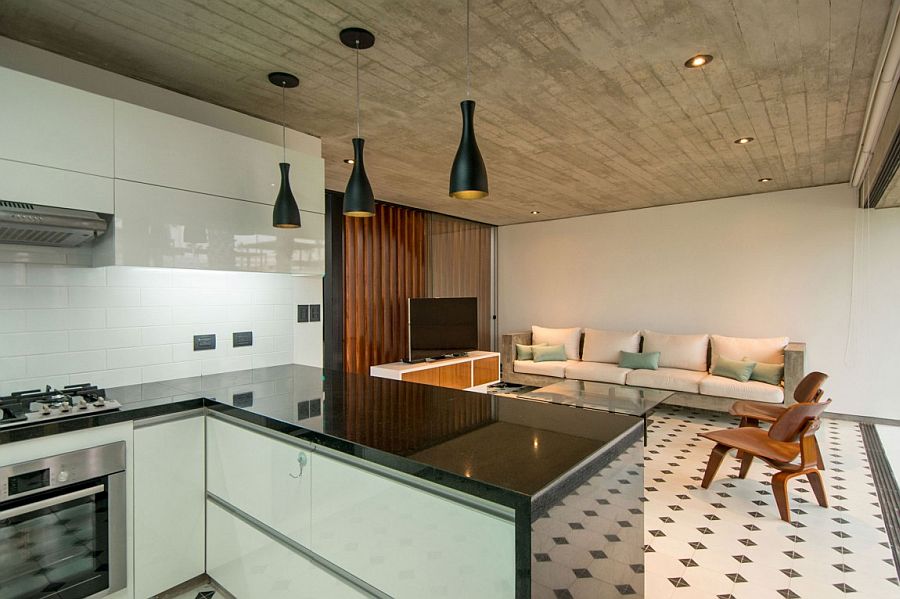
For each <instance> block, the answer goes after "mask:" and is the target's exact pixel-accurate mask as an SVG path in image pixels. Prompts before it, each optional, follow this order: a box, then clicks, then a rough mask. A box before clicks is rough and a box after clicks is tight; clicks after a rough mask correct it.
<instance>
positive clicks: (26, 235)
mask: <svg viewBox="0 0 900 599" xmlns="http://www.w3.org/2000/svg"><path fill="white" fill-rule="evenodd" d="M107 226H108V225H107V223H106V220H104V219H103V217H101V216H100V215H99V214H97V213H96V212H88V211H85V210H73V209H71V208H51V207H49V206H38V205H35V204H25V203H23V202H9V201H6V200H0V243H17V244H25V245H44V246H52V247H77V246H80V245H85V244H88V243H90V242H91V241H93V240H94V239H96V238H97V237H100V236H101V235H103V234H104V233H105V232H106V229H107Z"/></svg>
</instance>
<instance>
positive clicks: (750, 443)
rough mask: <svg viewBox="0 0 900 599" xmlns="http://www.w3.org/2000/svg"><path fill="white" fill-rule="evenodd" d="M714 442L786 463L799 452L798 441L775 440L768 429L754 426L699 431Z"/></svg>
mask: <svg viewBox="0 0 900 599" xmlns="http://www.w3.org/2000/svg"><path fill="white" fill-rule="evenodd" d="M700 436H701V437H706V438H707V439H710V440H712V441H715V442H716V443H721V444H722V445H727V446H728V447H731V448H733V449H737V450H739V451H746V452H749V453H752V454H753V455H757V456H759V457H761V458H766V459H769V460H772V461H773V462H780V463H785V464H786V463H788V462H791V461H793V459H794V458H796V457H797V456H798V455H799V454H800V444H799V443H786V442H784V441H775V440H774V439H771V438H770V437H769V433H768V431H765V430H763V429H760V428H756V427H744V428H730V429H724V430H719V431H710V432H708V433H700Z"/></svg>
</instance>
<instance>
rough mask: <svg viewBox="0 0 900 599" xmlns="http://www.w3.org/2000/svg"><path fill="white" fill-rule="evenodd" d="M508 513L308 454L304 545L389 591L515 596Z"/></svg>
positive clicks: (413, 595)
mask: <svg viewBox="0 0 900 599" xmlns="http://www.w3.org/2000/svg"><path fill="white" fill-rule="evenodd" d="M496 507H497V508H498V509H502V508H500V506H496ZM511 518H512V511H511V510H509V511H508V513H504V514H502V517H501V515H495V514H489V513H486V512H484V511H481V510H479V509H475V508H473V507H469V506H466V505H463V504H461V503H457V502H454V501H452V500H450V499H447V498H444V497H441V496H438V495H434V494H432V493H430V492H426V491H424V490H421V489H418V488H414V487H412V486H409V485H407V484H404V483H403V482H400V481H398V480H395V479H392V478H387V477H384V476H381V475H379V474H374V473H372V472H368V471H366V470H363V469H361V468H358V467H355V466H352V465H349V464H347V463H344V462H343V461H338V460H336V459H333V458H330V457H327V456H323V455H322V454H320V453H314V454H313V470H312V530H311V543H310V545H309V547H310V548H311V549H312V550H313V551H314V552H315V553H317V554H318V555H321V556H322V557H324V558H325V559H327V560H329V561H330V562H332V563H334V564H335V565H337V566H339V567H341V568H343V569H344V570H346V571H348V572H350V573H351V574H353V575H354V576H357V577H359V578H360V579H362V580H365V581H366V582H367V583H369V584H370V585H372V586H374V587H375V588H377V589H379V590H381V591H383V592H384V593H386V594H388V595H390V596H392V597H398V598H404V597H410V598H420V597H471V598H476V597H485V598H488V597H491V598H498V597H514V596H515V570H516V568H515V526H514V523H513V521H512V520H511Z"/></svg>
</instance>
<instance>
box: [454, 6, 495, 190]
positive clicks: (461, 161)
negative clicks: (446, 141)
mask: <svg viewBox="0 0 900 599" xmlns="http://www.w3.org/2000/svg"><path fill="white" fill-rule="evenodd" d="M470 93H471V74H470V70H469V0H466V99H465V100H463V101H462V102H460V104H459V107H460V109H461V110H462V117H463V127H462V137H460V140H459V148H458V149H457V150H456V157H455V158H454V159H453V167H452V168H451V169H450V197H453V198H456V199H458V200H480V199H481V198H484V197H487V194H488V177H487V169H486V168H485V167H484V159H483V158H482V157H481V151H480V150H479V149H478V142H477V141H475V100H472V99H470V98H469V95H470Z"/></svg>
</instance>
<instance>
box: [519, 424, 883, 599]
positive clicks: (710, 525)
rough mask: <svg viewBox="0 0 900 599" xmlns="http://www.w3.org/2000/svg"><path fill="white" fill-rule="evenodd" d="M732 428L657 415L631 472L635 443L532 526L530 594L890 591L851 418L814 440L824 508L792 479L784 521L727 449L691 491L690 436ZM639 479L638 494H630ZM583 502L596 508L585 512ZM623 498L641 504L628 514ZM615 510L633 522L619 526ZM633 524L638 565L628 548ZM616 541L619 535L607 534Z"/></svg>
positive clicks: (760, 473)
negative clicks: (821, 466)
mask: <svg viewBox="0 0 900 599" xmlns="http://www.w3.org/2000/svg"><path fill="white" fill-rule="evenodd" d="M736 424H737V422H736V420H735V419H733V418H732V417H730V416H729V415H727V414H716V413H712V412H706V411H701V410H692V409H687V408H678V407H665V408H663V409H660V410H658V411H657V412H656V414H655V415H654V417H653V423H652V425H651V427H650V430H649V444H648V446H647V448H646V450H644V457H643V460H644V464H643V466H644V468H637V467H635V464H634V462H635V457H636V456H639V455H640V453H641V451H640V449H641V448H638V447H633V448H632V449H631V450H629V452H626V454H624V455H623V458H622V459H621V460H619V461H617V462H614V463H613V464H611V465H610V466H608V467H607V468H606V469H604V470H603V471H602V472H600V473H599V474H598V475H597V476H595V477H594V478H593V479H591V481H589V483H588V484H587V485H585V486H584V487H582V488H580V489H579V490H578V495H571V496H569V497H567V498H566V499H565V500H564V501H563V504H562V505H558V506H556V507H554V508H551V510H550V512H549V514H548V516H549V517H548V518H542V519H539V520H538V521H536V522H535V523H534V525H533V534H532V542H533V545H534V548H533V553H534V559H533V560H532V568H533V574H532V581H533V584H532V590H533V596H534V597H536V598H543V597H547V598H556V597H574V598H580V597H584V598H591V599H596V598H601V597H603V598H605V597H622V596H631V597H641V596H644V597H647V598H648V599H670V598H678V597H703V598H706V597H709V598H717V599H732V598H734V599H745V598H747V599H765V598H769V597H771V598H772V599H785V598H794V599H797V598H811V597H812V598H816V599H828V598H831V597H845V596H848V595H849V596H851V597H860V598H863V597H865V598H870V597H871V598H879V599H880V598H885V599H886V598H888V597H900V586H898V581H897V569H896V568H895V566H894V564H893V559H892V553H891V549H890V545H889V543H888V538H887V535H886V533H885V530H884V522H883V519H882V514H881V507H880V505H879V502H878V496H877V493H876V490H875V486H874V483H873V480H872V474H871V472H870V470H869V465H868V461H867V459H866V453H865V448H864V446H863V442H862V437H861V435H860V432H859V427H858V425H857V424H856V423H853V422H848V421H840V420H830V419H825V420H824V421H823V425H822V428H821V429H820V431H819V433H818V437H819V443H820V445H821V447H822V450H823V453H824V455H825V461H826V467H827V469H826V471H825V473H824V476H825V483H826V490H827V492H828V497H829V502H830V507H828V508H822V507H819V505H818V504H817V503H816V501H815V498H814V497H813V494H812V490H811V488H810V487H809V484H808V483H807V481H806V480H805V479H799V478H798V479H794V480H792V481H791V484H790V489H789V495H790V498H791V503H790V507H791V511H792V519H793V522H792V523H790V524H788V523H786V522H783V521H782V520H780V519H779V517H778V510H777V508H776V506H775V502H774V498H773V496H772V494H771V483H770V480H771V475H772V473H773V470H772V469H771V468H769V467H768V466H767V465H766V464H764V463H762V462H760V461H758V460H757V461H755V462H754V465H753V467H752V469H751V471H750V474H749V475H748V477H747V478H746V479H744V480H741V479H739V478H737V470H738V468H737V462H736V460H734V459H733V457H730V458H728V459H727V460H726V462H725V464H723V467H722V468H721V469H720V471H719V478H718V479H717V480H716V481H715V482H713V484H712V485H711V486H710V488H709V489H701V488H700V481H701V479H702V476H703V472H704V470H705V467H706V460H707V457H708V456H709V451H710V449H711V448H712V442H711V441H708V440H706V439H703V438H701V437H699V436H698V435H699V433H701V432H704V431H708V430H714V429H717V428H724V427H731V426H735V425H736ZM630 472H634V473H636V474H635V475H631V474H629V473H630ZM641 479H644V480H643V489H642V494H641V493H635V492H634V487H635V482H638V481H641ZM598 500H599V503H598ZM591 501H594V502H595V505H597V506H598V507H599V509H588V507H587V506H589V505H590V503H591ZM604 502H608V503H604ZM626 504H627V505H628V506H631V508H632V509H634V506H635V505H637V506H639V508H638V509H641V511H642V512H643V513H642V514H640V518H637V517H636V516H637V515H636V514H634V513H632V512H630V511H629V508H628V507H626ZM588 511H593V512H596V513H597V514H598V515H597V516H591V515H586V514H585V512H588ZM579 513H580V515H579ZM625 514H628V515H630V516H631V519H630V523H631V524H632V526H631V527H628V526H622V524H623V523H629V518H627V517H626V515H625ZM620 516H621V522H620V521H618V520H617V518H619V517H620ZM572 524H580V525H582V526H584V528H583V529H579V528H577V527H576V528H572V526H571V525H572ZM641 524H642V531H641V532H642V534H643V539H642V542H643V544H644V551H645V552H644V553H643V559H641V558H640V557H638V558H635V556H634V554H633V547H634V546H635V544H636V543H640V542H641V541H639V540H638V539H637V537H636V533H637V532H638V531H637V530H635V529H636V528H638V527H639V526H641ZM567 528H568V530H567ZM616 537H617V538H619V539H622V541H619V542H618V543H615V542H612V541H610V539H611V538H616ZM623 541H624V542H623ZM627 546H632V550H631V552H629V550H628V548H627ZM581 549H586V550H587V551H582V550H581ZM591 550H593V551H594V553H593V554H592V553H591ZM629 574H630V575H629ZM625 585H627V586H628V587H629V588H630V589H626V586H625ZM629 593H630V594H629Z"/></svg>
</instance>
